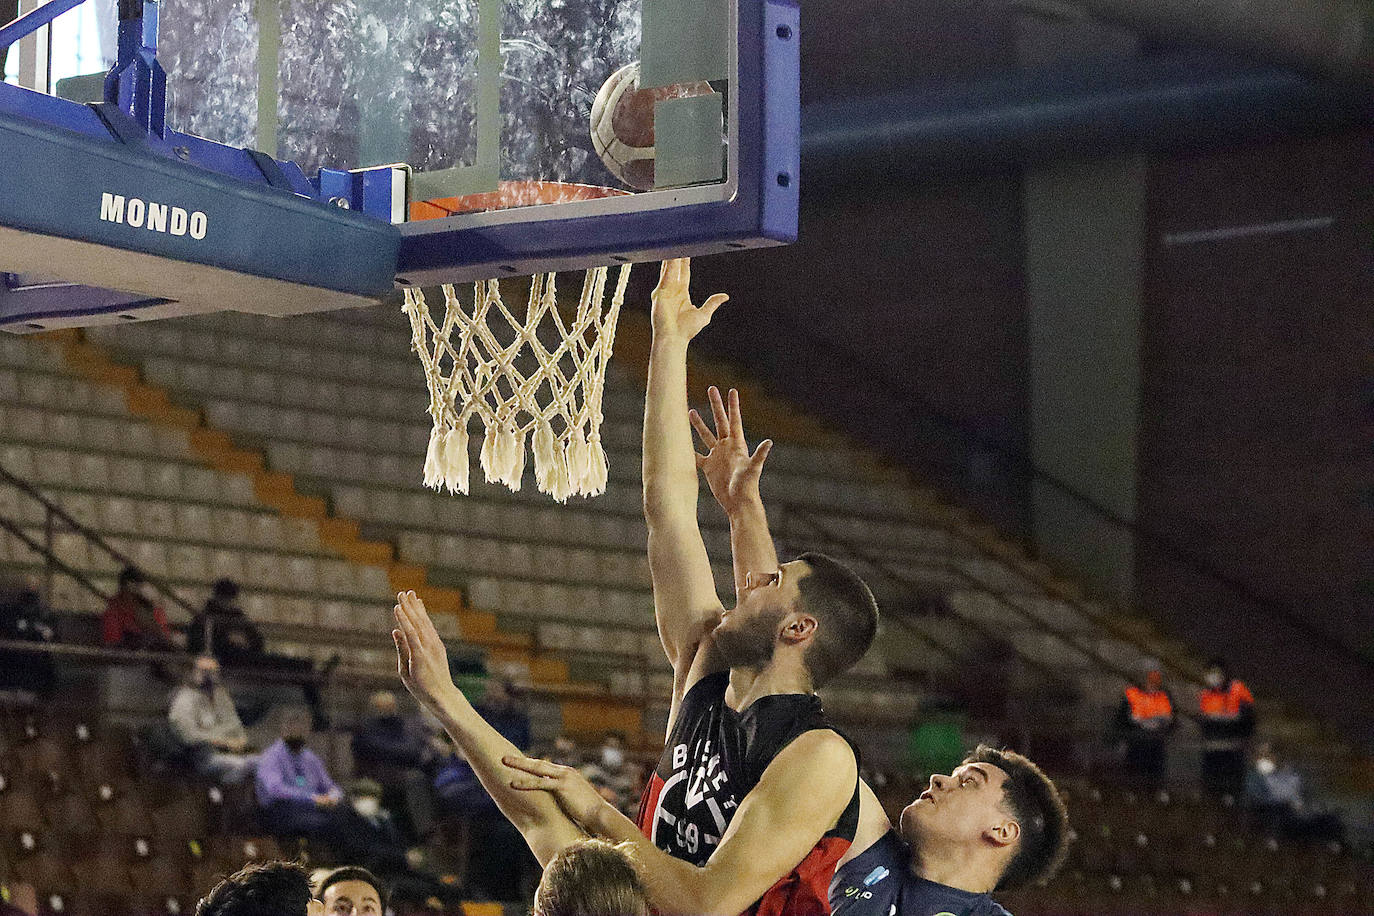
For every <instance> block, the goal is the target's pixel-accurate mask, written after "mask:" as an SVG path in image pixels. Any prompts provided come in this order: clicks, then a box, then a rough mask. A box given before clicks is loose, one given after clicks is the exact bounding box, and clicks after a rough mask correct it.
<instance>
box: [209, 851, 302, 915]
mask: <svg viewBox="0 0 1374 916" xmlns="http://www.w3.org/2000/svg"><path fill="white" fill-rule="evenodd" d="M323 913H324V906H323V904H321V903H320V902H319V901H318V900H316V899H315V898H314V897H313V896H311V892H310V875H309V874H307V873H306V870H305V868H304V867H303V866H301V865H298V864H297V863H295V862H259V863H254V864H253V865H246V866H244V867H243V868H242V869H240V870H239V871H237V872H235V873H234V874H232V875H230V876H229V877H227V878H225V879H224V880H223V881H221V882H220V883H219V884H216V885H215V886H214V887H213V888H211V889H210V892H209V893H208V894H206V895H205V896H204V897H202V898H201V900H200V903H198V904H196V914H195V916H269V914H270V916H321V914H323Z"/></svg>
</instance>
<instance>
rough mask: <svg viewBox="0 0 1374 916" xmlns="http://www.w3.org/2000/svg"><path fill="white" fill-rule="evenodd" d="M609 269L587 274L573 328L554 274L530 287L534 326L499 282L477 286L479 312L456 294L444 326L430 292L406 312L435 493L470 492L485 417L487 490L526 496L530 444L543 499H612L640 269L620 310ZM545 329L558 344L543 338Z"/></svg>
mask: <svg viewBox="0 0 1374 916" xmlns="http://www.w3.org/2000/svg"><path fill="white" fill-rule="evenodd" d="M607 271H608V268H605V267H598V268H594V269H592V270H589V271H587V276H586V280H585V281H584V282H583V285H582V297H581V299H580V300H579V302H578V305H577V312H576V314H575V315H573V316H572V318H571V321H570V322H569V321H565V319H564V316H563V315H562V314H560V312H559V310H558V302H557V290H556V288H555V284H554V276H555V275H554V274H543V275H540V276H536V277H532V278H531V279H530V292H529V298H528V302H527V304H526V306H525V314H524V317H523V318H520V317H517V316H516V315H515V314H513V313H512V312H511V311H510V309H509V308H507V306H506V304H505V303H504V302H502V301H501V289H500V287H499V286H498V284H497V281H495V280H486V281H482V282H479V283H476V284H474V289H473V299H472V305H471V307H467V306H465V305H464V304H463V302H462V301H461V300H460V299H459V297H458V294H457V293H456V292H455V291H454V289H453V287H452V286H448V285H445V286H444V287H443V291H444V317H443V321H442V323H440V324H435V322H434V319H433V317H432V316H431V315H430V308H429V305H428V303H426V302H425V296H424V293H423V292H421V291H420V290H418V289H407V290H406V291H405V304H404V305H402V307H401V309H402V311H404V312H405V313H406V315H407V316H408V317H409V318H410V326H411V332H412V337H413V344H414V348H415V351H416V352H417V353H418V354H419V355H420V362H421V363H422V364H423V365H424V369H425V379H426V381H427V383H428V385H429V415H430V417H432V418H433V420H434V430H433V432H431V433H430V437H429V451H428V453H427V454H426V456H425V471H424V474H425V486H428V487H433V488H434V489H436V490H437V489H439V488H440V487H445V488H447V489H448V491H449V492H450V493H467V492H468V482H469V476H468V418H469V417H473V416H475V417H477V419H478V421H479V422H480V423H481V425H482V427H483V430H484V433H483V440H482V452H481V462H482V471H483V473H484V474H485V475H486V479H487V482H488V483H495V482H497V481H499V482H501V483H504V484H505V485H506V486H508V487H510V488H511V489H512V490H519V489H520V480H521V477H522V476H523V475H524V472H525V437H526V436H527V435H528V436H530V437H531V447H532V448H533V450H534V478H535V482H536V483H537V484H538V486H539V489H540V490H542V491H543V492H545V493H547V494H549V495H550V496H552V497H553V498H554V499H556V500H558V501H559V502H565V501H566V500H567V498H568V497H569V496H573V495H582V496H596V495H598V494H600V493H603V492H605V490H606V476H607V472H608V466H607V463H606V451H605V449H604V448H603V447H602V445H601V397H602V394H603V392H604V391H605V383H606V364H607V363H608V362H610V359H611V347H612V344H613V343H614V342H615V328H616V322H617V320H618V319H619V317H620V306H621V304H622V303H623V302H624V300H625V285H626V284H627V283H628V282H629V280H630V268H629V265H625V266H623V267H621V268H620V274H619V276H618V278H617V282H616V287H615V292H614V294H613V295H612V296H611V302H610V306H609V307H606V306H605V305H604V303H605V298H606V279H607ZM541 330H542V331H543V336H544V338H545V340H548V341H550V344H551V345H549V346H546V344H545V342H544V341H543V340H541V339H540V332H541Z"/></svg>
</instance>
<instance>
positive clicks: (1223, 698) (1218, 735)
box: [1198, 658, 1255, 798]
mask: <svg viewBox="0 0 1374 916" xmlns="http://www.w3.org/2000/svg"><path fill="white" fill-rule="evenodd" d="M1202 680H1203V683H1204V684H1206V686H1205V687H1203V689H1202V690H1201V691H1199V693H1198V712H1199V713H1200V714H1201V718H1200V720H1199V721H1200V724H1201V726H1202V786H1203V788H1204V789H1206V790H1207V791H1208V792H1211V793H1213V794H1215V795H1230V796H1231V797H1232V798H1239V797H1240V794H1241V791H1242V790H1243V789H1244V788H1245V752H1246V749H1247V746H1248V745H1249V742H1250V736H1251V735H1253V734H1254V733H1255V698H1254V696H1252V695H1251V693H1250V688H1248V687H1246V686H1245V683H1244V682H1243V681H1240V680H1237V679H1236V678H1233V677H1231V671H1230V669H1228V668H1227V667H1226V662H1225V661H1223V660H1222V659H1220V658H1214V659H1212V660H1211V661H1210V662H1208V663H1207V670H1206V672H1204V673H1203V676H1202Z"/></svg>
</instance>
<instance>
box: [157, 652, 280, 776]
mask: <svg viewBox="0 0 1374 916" xmlns="http://www.w3.org/2000/svg"><path fill="white" fill-rule="evenodd" d="M167 720H168V722H169V723H170V724H171V727H172V733H173V734H174V735H175V736H176V738H177V740H178V741H179V742H180V743H181V745H182V746H183V747H184V748H185V749H186V752H187V757H188V758H189V760H190V762H191V765H192V766H193V767H194V768H195V771H196V772H197V773H198V774H199V775H201V776H204V777H206V778H207V779H213V780H215V781H217V782H221V783H224V784H226V785H237V784H238V783H240V782H243V780H244V779H245V778H247V777H248V776H249V774H251V773H252V772H253V770H254V769H255V768H256V767H257V764H258V758H257V756H256V755H254V754H250V753H248V733H247V731H245V730H244V727H243V722H241V721H240V720H239V714H238V712H237V711H236V710H235V709H234V701H233V699H232V698H231V697H230V696H229V691H228V690H226V689H225V687H224V682H223V681H222V680H221V678H220V675H219V662H217V661H215V660H214V659H213V658H211V657H210V656H208V655H202V656H201V657H200V658H197V659H196V660H195V664H194V665H193V666H192V668H191V672H190V674H189V675H188V676H187V678H186V681H185V682H184V683H183V684H182V685H181V687H180V688H178V689H177V692H176V693H175V694H174V695H173V696H172V707H171V709H170V710H169V711H168V713H167Z"/></svg>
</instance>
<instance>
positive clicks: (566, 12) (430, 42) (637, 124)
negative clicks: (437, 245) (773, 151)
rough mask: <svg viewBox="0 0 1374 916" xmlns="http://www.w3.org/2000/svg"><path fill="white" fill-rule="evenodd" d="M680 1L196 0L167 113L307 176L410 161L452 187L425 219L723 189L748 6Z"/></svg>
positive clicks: (423, 183) (168, 24)
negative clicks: (741, 27)
mask: <svg viewBox="0 0 1374 916" xmlns="http://www.w3.org/2000/svg"><path fill="white" fill-rule="evenodd" d="M680 6H681V4H680V2H679V0H177V2H175V3H166V4H163V6H162V14H161V15H162V26H161V41H160V45H161V50H160V58H161V60H162V63H163V66H164V67H165V68H166V70H167V73H168V97H169V111H168V124H169V126H170V127H172V128H174V129H177V130H183V131H186V132H188V133H193V134H197V135H200V136H203V137H207V138H209V139H212V140H218V141H221V142H224V143H229V144H232V145H242V146H253V147H255V148H258V149H262V150H263V151H265V152H269V153H272V154H274V155H275V156H276V157H277V158H279V159H288V160H291V161H294V162H296V163H297V164H299V165H300V166H301V167H302V168H303V169H304V170H305V171H306V173H307V174H313V173H314V171H315V170H316V169H318V168H331V169H354V168H362V167H367V166H374V165H384V164H390V163H397V162H403V163H407V164H408V165H409V166H410V167H411V169H412V179H411V198H412V201H414V202H420V201H426V200H429V201H436V204H435V205H432V206H427V207H426V206H412V207H411V218H412V219H424V218H432V217H438V216H445V215H451V214H453V213H462V212H471V211H472V210H474V209H491V208H506V207H513V206H529V205H535V204H542V203H551V202H561V201H566V200H593V199H595V200H605V199H607V198H613V197H618V196H620V193H621V192H627V193H643V192H647V191H662V190H680V189H683V188H697V189H710V188H715V190H714V191H709V190H708V191H707V194H708V195H713V196H714V199H722V198H724V197H727V196H728V194H729V185H730V180H731V171H732V164H731V155H730V152H731V143H730V138H731V136H732V130H733V127H734V125H733V123H732V108H733V106H732V104H731V103H732V100H731V98H730V92H731V85H732V81H733V78H734V75H735V73H736V67H737V61H736V60H735V59H734V57H735V40H736V39H735V28H736V21H735V16H736V11H735V9H734V3H733V2H732V0H701V2H700V3H699V4H696V3H694V4H689V5H688V6H690V7H692V9H690V10H688V11H687V12H685V13H684V12H683V11H682V10H681V9H679V7H680ZM698 6H699V7H700V8H699V9H697V8H696V7H698ZM598 97H600V103H598ZM535 182H539V183H542V184H540V185H535V184H533V183H535ZM549 183H557V184H559V185H579V186H588V187H589V188H594V189H602V190H599V191H591V190H580V189H563V190H562V191H557V190H556V189H555V190H550V188H549ZM474 195H480V197H474ZM708 199H709V197H708ZM473 201H478V205H474V204H473Z"/></svg>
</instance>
